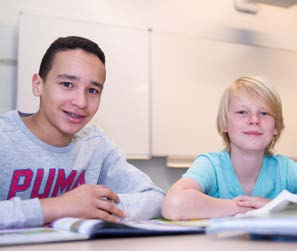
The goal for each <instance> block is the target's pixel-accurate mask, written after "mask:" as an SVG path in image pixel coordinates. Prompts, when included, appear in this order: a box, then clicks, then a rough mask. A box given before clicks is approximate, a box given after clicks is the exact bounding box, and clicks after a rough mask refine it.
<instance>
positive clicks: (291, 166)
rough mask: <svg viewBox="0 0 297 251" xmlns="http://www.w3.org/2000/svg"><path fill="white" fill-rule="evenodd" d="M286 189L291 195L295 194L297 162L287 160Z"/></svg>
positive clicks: (296, 187) (296, 190) (296, 189)
mask: <svg viewBox="0 0 297 251" xmlns="http://www.w3.org/2000/svg"><path fill="white" fill-rule="evenodd" d="M287 187H288V190H289V191H290V192H292V193H297V162H296V161H293V160H292V159H288V174H287Z"/></svg>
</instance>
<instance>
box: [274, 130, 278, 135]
mask: <svg viewBox="0 0 297 251" xmlns="http://www.w3.org/2000/svg"><path fill="white" fill-rule="evenodd" d="M276 135H278V131H277V129H276V128H274V130H273V136H276Z"/></svg>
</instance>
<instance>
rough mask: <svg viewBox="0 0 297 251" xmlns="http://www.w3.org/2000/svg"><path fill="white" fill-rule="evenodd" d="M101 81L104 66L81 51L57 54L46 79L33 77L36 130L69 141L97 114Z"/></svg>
mask: <svg viewBox="0 0 297 251" xmlns="http://www.w3.org/2000/svg"><path fill="white" fill-rule="evenodd" d="M104 81H105V66H104V65H103V63H102V62H101V61H100V60H99V58H98V57H96V56H95V55H93V54H91V53H87V52H85V51H83V50H81V49H75V50H67V51H61V52H58V53H57V54H56V55H55V57H54V60H53V64H52V68H51V70H50V71H49V72H48V75H47V77H46V79H45V80H43V79H41V78H40V77H39V75H34V77H33V91H34V94H35V95H36V96H40V109H39V112H38V113H37V116H38V119H39V121H40V122H41V123H42V124H41V125H39V126H43V127H44V128H46V129H47V132H48V134H49V135H57V136H59V137H64V138H65V139H69V140H71V139H72V137H73V136H74V135H75V134H76V133H77V132H78V131H79V130H80V129H81V128H82V127H84V126H85V125H86V124H87V123H88V122H89V121H90V120H91V118H92V117H93V116H94V115H95V113H96V111H97V110H98V107H99V104H100V99H101V94H102V91H103V83H104Z"/></svg>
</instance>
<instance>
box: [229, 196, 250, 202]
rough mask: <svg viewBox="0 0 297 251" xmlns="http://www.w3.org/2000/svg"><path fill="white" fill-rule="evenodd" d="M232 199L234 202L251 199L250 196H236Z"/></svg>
mask: <svg viewBox="0 0 297 251" xmlns="http://www.w3.org/2000/svg"><path fill="white" fill-rule="evenodd" d="M233 199H234V200H236V201H240V200H250V199H251V197H250V196H247V195H239V196H237V197H234V198H233Z"/></svg>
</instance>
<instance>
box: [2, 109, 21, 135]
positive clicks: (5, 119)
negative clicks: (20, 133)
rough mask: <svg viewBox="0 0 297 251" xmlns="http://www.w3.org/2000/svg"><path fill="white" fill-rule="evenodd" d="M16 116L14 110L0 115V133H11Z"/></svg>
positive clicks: (16, 113)
mask: <svg viewBox="0 0 297 251" xmlns="http://www.w3.org/2000/svg"><path fill="white" fill-rule="evenodd" d="M16 116H18V112H17V111H16V110H13V111H9V112H6V113H1V114H0V131H1V132H6V131H13V130H14V129H15V125H16V122H15V118H16Z"/></svg>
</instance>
